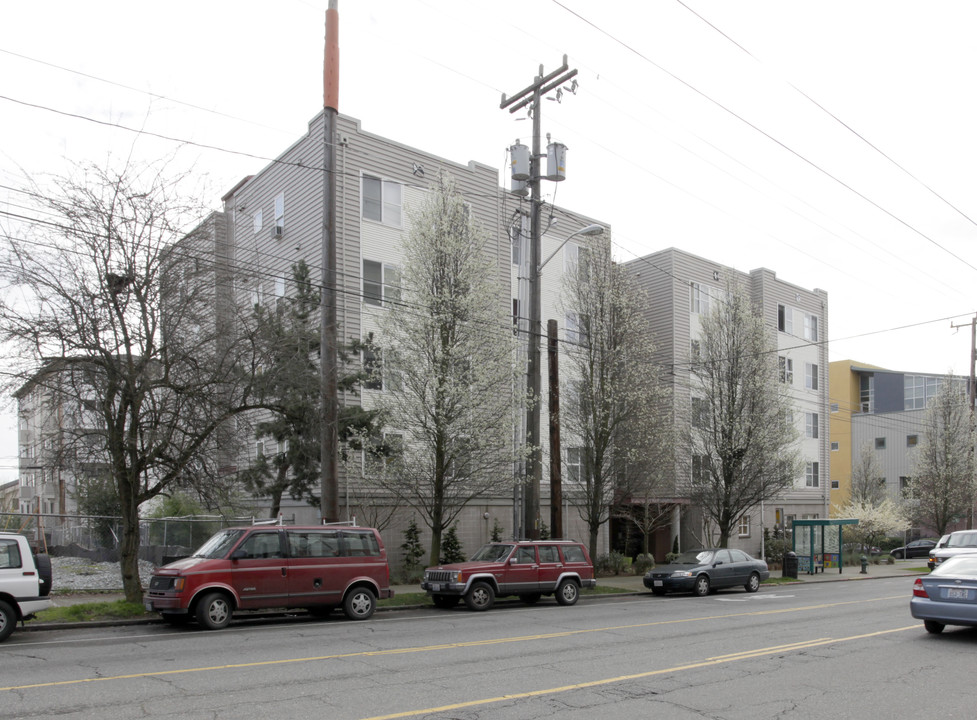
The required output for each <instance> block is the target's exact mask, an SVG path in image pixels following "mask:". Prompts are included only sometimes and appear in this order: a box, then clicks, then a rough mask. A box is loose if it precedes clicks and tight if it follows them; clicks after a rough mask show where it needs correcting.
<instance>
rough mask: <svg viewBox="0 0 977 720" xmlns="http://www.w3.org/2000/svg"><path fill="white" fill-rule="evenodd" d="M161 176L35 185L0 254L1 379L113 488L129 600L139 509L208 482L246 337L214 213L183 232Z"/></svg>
mask: <svg viewBox="0 0 977 720" xmlns="http://www.w3.org/2000/svg"><path fill="white" fill-rule="evenodd" d="M164 171H165V166H162V165H157V166H150V167H133V166H131V165H130V166H125V167H123V168H122V169H121V170H120V171H114V170H111V169H102V168H99V167H95V166H85V167H80V168H78V170H77V172H76V173H75V174H73V175H72V176H70V177H65V178H60V179H58V180H56V181H55V183H54V185H53V188H52V189H51V190H47V189H41V188H40V187H38V186H34V187H33V188H32V189H31V191H30V196H31V197H32V198H33V199H34V201H35V206H36V207H35V212H34V214H33V217H32V218H31V219H29V220H25V226H24V227H25V230H24V232H23V237H22V238H21V239H15V238H10V239H9V242H8V243H7V244H6V247H5V248H4V249H3V252H2V257H0V277H2V278H3V280H4V282H3V285H4V286H5V287H6V290H5V291H4V293H3V296H2V299H0V337H2V339H3V341H4V348H5V350H6V351H7V357H6V361H7V373H8V374H7V376H6V379H7V381H8V383H23V382H25V381H30V382H37V383H42V384H44V385H45V386H46V387H47V389H48V390H49V391H50V392H51V393H52V394H54V395H56V396H57V402H58V403H59V405H60V406H61V407H64V408H68V409H73V410H74V412H75V413H76V421H73V422H65V423H63V424H62V428H61V432H62V438H63V440H64V444H65V448H66V450H65V454H64V456H65V457H66V458H71V459H73V460H74V462H76V463H77V464H78V465H79V466H83V465H84V464H86V463H88V464H90V465H95V466H97V467H99V468H101V469H102V470H103V471H104V472H105V473H106V474H107V476H109V477H111V478H112V482H113V484H114V488H115V490H116V492H117V493H118V498H119V501H120V505H121V512H122V537H121V541H120V546H119V551H120V557H121V563H122V582H123V587H124V589H125V594H126V598H127V599H128V600H129V601H132V602H137V601H139V600H140V599H141V596H142V589H141V586H140V580H139V573H138V548H139V508H140V506H141V505H142V504H143V503H144V502H146V501H147V500H149V499H151V498H153V497H156V496H157V495H160V494H161V493H164V492H166V491H168V490H170V489H173V488H175V487H177V486H183V485H195V486H197V487H201V488H204V489H207V488H209V487H212V486H214V485H216V484H218V483H219V481H220V480H221V477H222V474H221V472H220V468H219V465H220V464H221V463H222V462H223V461H224V459H225V454H224V453H223V452H222V448H221V447H219V443H218V440H221V439H223V438H222V437H221V433H222V432H223V431H224V430H226V428H227V426H228V425H229V424H230V423H227V420H228V419H229V418H231V417H232V416H233V415H234V414H235V413H236V412H240V411H241V410H242V409H245V408H248V407H250V405H251V403H252V391H253V386H252V380H253V374H252V372H251V370H252V369H253V364H254V354H253V352H252V344H251V338H250V337H248V336H247V335H246V334H243V333H238V332H236V331H235V330H236V328H238V325H237V322H236V318H235V317H234V316H233V312H234V311H233V305H232V304H229V303H222V301H221V298H226V297H229V296H230V293H231V284H230V269H229V267H228V266H227V265H226V263H225V262H224V258H225V255H224V254H223V253H222V251H221V248H220V247H218V246H219V245H220V240H219V237H221V236H222V234H221V233H216V232H214V229H215V224H219V223H220V222H221V221H222V220H221V216H219V215H216V214H215V215H213V216H211V218H210V219H209V220H208V221H206V222H204V223H201V224H200V225H198V226H197V228H196V229H195V230H193V231H192V232H190V233H189V234H188V233H187V232H186V231H185V227H187V225H188V224H193V223H196V219H197V218H199V217H201V209H200V208H199V207H198V206H197V205H196V204H195V203H193V202H188V201H187V200H185V199H184V198H182V197H181V196H180V195H179V192H178V190H177V187H178V185H179V183H180V181H181V180H183V178H180V177H177V178H167V177H165V176H164ZM13 234H14V233H11V235H13ZM16 234H18V235H20V234H21V233H19V232H18V233H16ZM218 308H219V309H220V311H219V312H218Z"/></svg>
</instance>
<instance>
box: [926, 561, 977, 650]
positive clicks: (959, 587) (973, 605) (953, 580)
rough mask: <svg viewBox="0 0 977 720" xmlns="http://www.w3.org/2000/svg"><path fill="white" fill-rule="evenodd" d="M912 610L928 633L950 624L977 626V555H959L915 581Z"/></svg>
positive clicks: (941, 629) (935, 631)
mask: <svg viewBox="0 0 977 720" xmlns="http://www.w3.org/2000/svg"><path fill="white" fill-rule="evenodd" d="M909 611H910V612H911V613H912V616H913V617H914V618H918V619H920V620H922V621H923V626H924V627H925V628H926V631H927V632H931V633H941V632H943V628H944V627H946V626H947V625H971V626H977V555H957V556H956V557H951V558H948V559H947V560H946V561H945V562H942V563H940V566H939V567H937V568H936V569H935V570H934V571H933V572H931V573H930V574H929V575H926V576H925V577H920V578H916V582H915V583H914V584H913V596H912V599H911V600H910V601H909Z"/></svg>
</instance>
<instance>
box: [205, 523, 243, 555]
mask: <svg viewBox="0 0 977 720" xmlns="http://www.w3.org/2000/svg"><path fill="white" fill-rule="evenodd" d="M245 532H246V531H245V530H221V531H220V532H219V533H217V534H216V535H214V536H213V537H211V538H210V540H208V541H207V542H205V543H204V544H203V545H201V546H200V547H199V548H198V549H197V552H195V553H194V554H193V557H200V558H209V559H211V560H212V559H214V558H222V557H224V556H225V555H227V553H228V551H229V550H230V549H231V548H232V547H234V546H235V545H236V544H237V541H238V540H240V538H241V536H242V535H244V533H245Z"/></svg>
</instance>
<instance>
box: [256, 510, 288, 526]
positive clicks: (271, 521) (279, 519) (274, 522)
mask: <svg viewBox="0 0 977 720" xmlns="http://www.w3.org/2000/svg"><path fill="white" fill-rule="evenodd" d="M251 524H252V525H284V524H285V521H284V518H283V517H282V514H281V513H278V517H277V518H271V519H268V520H258V519H257V518H256V517H253V516H252V518H251Z"/></svg>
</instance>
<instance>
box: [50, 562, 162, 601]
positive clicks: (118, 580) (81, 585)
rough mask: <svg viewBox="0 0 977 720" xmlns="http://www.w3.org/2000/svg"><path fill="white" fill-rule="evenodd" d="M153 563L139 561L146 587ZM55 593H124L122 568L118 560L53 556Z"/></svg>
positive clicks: (52, 567)
mask: <svg viewBox="0 0 977 720" xmlns="http://www.w3.org/2000/svg"><path fill="white" fill-rule="evenodd" d="M152 572H153V564H152V563H150V562H146V561H143V560H140V561H139V577H140V578H141V579H142V584H143V587H144V588H145V587H148V586H149V576H150V575H152ZM51 573H52V575H53V576H54V578H53V580H52V583H51V584H52V592H53V594H55V595H59V594H64V593H75V592H90V591H97V592H111V591H116V592H121V591H122V568H121V567H120V566H119V563H109V562H95V561H94V560H86V559H85V558H75V557H52V558H51Z"/></svg>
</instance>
